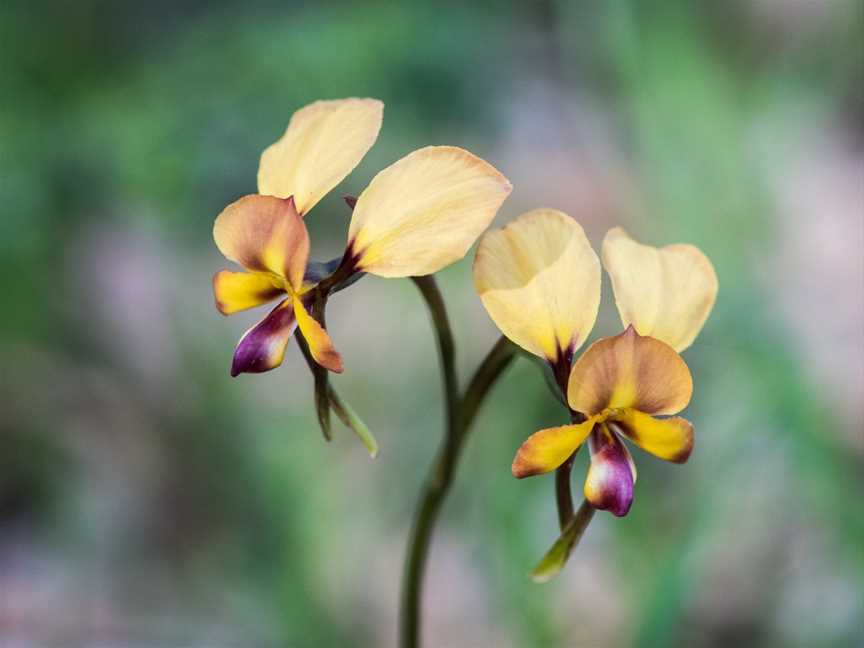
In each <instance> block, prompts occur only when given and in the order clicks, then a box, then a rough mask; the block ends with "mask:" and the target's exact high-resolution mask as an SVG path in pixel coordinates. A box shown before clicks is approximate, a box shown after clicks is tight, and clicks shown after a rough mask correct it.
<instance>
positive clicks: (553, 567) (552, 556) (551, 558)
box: [529, 502, 594, 583]
mask: <svg viewBox="0 0 864 648" xmlns="http://www.w3.org/2000/svg"><path fill="white" fill-rule="evenodd" d="M592 517H594V507H593V506H591V505H590V504H588V503H587V502H584V503H583V504H582V506H581V507H580V508H579V511H578V512H577V513H576V515H574V516H573V518H572V519H571V520H570V521H569V522H568V523H567V525H566V526H565V527H564V530H563V531H562V532H561V535H560V536H559V537H558V539H557V540H556V541H555V544H553V545H552V547H551V548H550V549H549V551H547V552H546V555H545V556H543V558H542V559H541V560H540V562H539V563H537V566H536V567H535V568H534V569H533V570H531V573H530V574H529V576H530V577H531V579H532V580H533V581H534V582H535V583H545V582H547V581H550V580H552V579H553V578H554V577H555V576H557V575H558V573H559V572H560V571H561V570H562V569H563V568H564V565H566V564H567V559H568V558H570V554H571V553H573V550H574V549H575V548H576V545H578V544H579V540H581V539H582V535H583V534H584V533H585V529H586V528H588V523H589V522H591V518H592Z"/></svg>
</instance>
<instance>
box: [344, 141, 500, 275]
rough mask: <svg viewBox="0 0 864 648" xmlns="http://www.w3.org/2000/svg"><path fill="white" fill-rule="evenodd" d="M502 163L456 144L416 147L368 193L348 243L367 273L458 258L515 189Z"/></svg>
mask: <svg viewBox="0 0 864 648" xmlns="http://www.w3.org/2000/svg"><path fill="white" fill-rule="evenodd" d="M511 188H512V187H511V186H510V183H509V182H508V181H507V178H505V177H504V176H503V175H501V173H499V172H498V171H497V170H496V169H495V167H493V166H492V165H490V164H489V163H488V162H485V161H484V160H482V159H480V158H479V157H477V156H476V155H473V154H471V153H469V152H468V151H465V150H463V149H460V148H456V147H453V146H429V147H427V148H423V149H420V150H418V151H414V152H413V153H410V154H409V155H407V156H405V157H404V158H402V159H401V160H399V161H398V162H396V163H394V164H392V165H391V166H389V167H387V168H386V169H384V170H383V171H381V172H380V173H379V174H378V175H376V176H375V177H374V178H373V179H372V182H371V183H370V184H369V186H368V187H367V188H366V190H365V191H363V193H362V194H360V197H359V198H358V199H357V204H356V205H355V207H354V213H353V216H352V218H351V227H350V229H349V232H348V244H349V246H350V247H351V249H352V250H353V252H354V254H355V256H356V257H357V265H358V268H359V269H360V270H363V271H364V272H371V273H372V274H376V275H378V276H380V277H409V276H419V275H427V274H431V273H433V272H437V271H438V270H440V269H441V268H443V267H444V266H447V265H449V264H451V263H453V262H454V261H458V260H459V259H461V258H462V257H463V256H465V253H466V252H467V251H468V248H470V247H471V245H472V244H473V243H474V241H475V240H477V237H478V236H480V233H481V232H482V231H483V230H484V229H486V228H487V227H488V226H489V223H491V222H492V219H493V218H494V217H495V213H496V212H497V211H498V208H499V207H500V206H501V203H503V202H504V199H505V198H506V197H507V195H508V194H509V193H510V190H511Z"/></svg>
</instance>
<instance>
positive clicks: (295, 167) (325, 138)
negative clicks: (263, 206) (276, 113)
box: [258, 99, 384, 215]
mask: <svg viewBox="0 0 864 648" xmlns="http://www.w3.org/2000/svg"><path fill="white" fill-rule="evenodd" d="M383 115H384V104H383V103H381V102H380V101H378V100H377V99H340V100H336V101H316V102H315V103H312V104H309V105H308V106H306V107H305V108H301V109H300V110H298V111H297V112H295V113H294V115H293V116H292V117H291V121H290V122H289V123H288V129H287V130H286V131H285V134H284V135H283V136H282V138H281V139H280V140H279V141H278V142H276V143H275V144H272V145H271V146H269V147H268V148H267V149H265V150H264V153H262V154H261V164H260V166H259V167H258V192H259V193H261V194H264V195H268V196H278V197H279V198H288V197H289V196H294V200H295V201H296V202H297V211H298V212H299V213H300V214H301V215H302V214H306V213H308V212H309V210H310V209H312V207H314V206H315V204H316V203H317V202H318V201H319V200H321V198H323V197H324V196H325V195H326V194H327V193H328V192H329V191H330V190H331V189H333V187H335V186H336V185H337V184H339V183H340V182H342V180H344V179H345V176H347V175H348V174H349V173H351V171H352V170H353V169H354V167H356V166H357V165H358V164H359V163H360V160H362V159H363V156H364V155H366V152H367V151H368V150H369V149H370V148H372V145H373V144H374V143H375V140H376V139H377V138H378V131H379V130H381V120H382V118H383Z"/></svg>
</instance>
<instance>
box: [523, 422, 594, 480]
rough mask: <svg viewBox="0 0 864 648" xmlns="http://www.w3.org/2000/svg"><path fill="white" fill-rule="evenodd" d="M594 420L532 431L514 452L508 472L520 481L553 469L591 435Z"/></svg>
mask: <svg viewBox="0 0 864 648" xmlns="http://www.w3.org/2000/svg"><path fill="white" fill-rule="evenodd" d="M593 427H594V419H588V420H587V421H585V422H584V423H578V424H576V425H562V426H560V427H554V428H547V429H545V430H540V431H539V432H535V433H534V434H532V435H531V436H530V437H528V439H527V440H526V441H525V443H523V444H522V445H521V446H520V448H519V450H518V451H517V452H516V457H515V458H514V459H513V465H512V467H511V470H512V471H513V476H514V477H518V478H519V479H522V478H523V477H531V476H532V475H540V474H542V473H547V472H549V471H551V470H555V469H556V468H557V467H558V466H560V465H561V464H562V463H564V462H565V461H566V460H567V458H568V457H569V456H570V455H571V454H573V453H574V452H575V451H576V448H578V447H579V446H580V445H581V444H582V442H583V441H585V439H586V438H587V437H588V435H589V434H590V433H591V429H592V428H593Z"/></svg>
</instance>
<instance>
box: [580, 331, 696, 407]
mask: <svg viewBox="0 0 864 648" xmlns="http://www.w3.org/2000/svg"><path fill="white" fill-rule="evenodd" d="M692 394H693V378H692V376H691V375H690V369H688V367H687V364H686V363H685V362H684V360H683V358H681V356H679V355H678V354H677V353H675V350H674V349H673V348H672V347H670V346H669V345H668V344H666V343H664V342H661V341H660V340H657V339H655V338H651V337H644V336H641V335H639V334H638V333H636V331H635V330H634V329H633V327H632V326H630V327H628V328H627V330H626V331H624V332H623V333H621V334H620V335H616V336H615V337H611V338H603V339H601V340H597V341H596V342H595V343H594V344H592V345H591V346H590V347H588V349H587V350H586V351H585V353H583V354H582V355H581V356H580V357H579V359H578V360H577V361H576V362H574V363H573V368H572V369H571V370H570V379H569V381H568V386H567V400H568V402H569V403H570V407H572V408H573V409H574V410H576V411H577V412H582V413H583V414H586V415H588V416H593V415H595V414H600V413H601V412H602V411H603V410H604V409H607V408H609V409H627V408H631V407H632V408H634V409H637V410H640V411H642V412H646V413H648V414H676V413H677V412H680V411H681V410H682V409H684V408H685V407H687V403H689V402H690V396H691V395H692Z"/></svg>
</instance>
